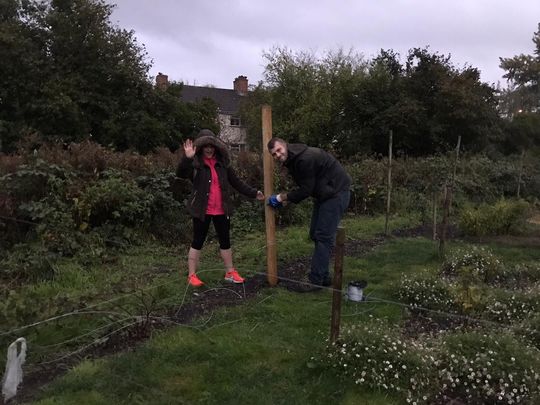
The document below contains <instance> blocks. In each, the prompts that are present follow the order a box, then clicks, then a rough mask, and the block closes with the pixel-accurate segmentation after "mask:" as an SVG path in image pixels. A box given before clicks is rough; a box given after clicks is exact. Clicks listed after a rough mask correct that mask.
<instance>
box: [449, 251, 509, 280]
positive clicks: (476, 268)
mask: <svg viewBox="0 0 540 405" xmlns="http://www.w3.org/2000/svg"><path fill="white" fill-rule="evenodd" d="M441 274H442V275H444V276H446V277H451V278H457V277H458V276H460V277H467V278H468V279H469V281H470V283H479V282H483V283H494V282H497V281H500V280H501V279H502V278H503V277H504V276H503V274H504V268H503V266H502V264H501V262H500V260H499V259H498V258H497V257H495V255H493V253H492V252H491V251H490V250H489V249H486V248H484V247H481V246H480V247H478V246H472V247H466V248H461V249H456V250H454V251H453V252H451V254H450V255H449V257H448V258H447V259H446V260H445V261H444V262H443V264H442V266H441Z"/></svg>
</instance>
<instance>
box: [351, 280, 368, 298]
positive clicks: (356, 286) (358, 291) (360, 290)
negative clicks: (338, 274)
mask: <svg viewBox="0 0 540 405" xmlns="http://www.w3.org/2000/svg"><path fill="white" fill-rule="evenodd" d="M366 286H367V282H366V281H364V280H359V281H351V282H350V283H349V286H348V288H347V298H348V299H349V301H353V302H360V301H363V300H364V299H365V297H364V288H366Z"/></svg>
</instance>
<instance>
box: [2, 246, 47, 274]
mask: <svg viewBox="0 0 540 405" xmlns="http://www.w3.org/2000/svg"><path fill="white" fill-rule="evenodd" d="M56 257H57V256H56V255H55V254H53V253H51V252H49V251H48V249H47V248H45V247H44V246H42V245H39V244H36V245H29V244H26V243H25V244H17V245H15V246H14V247H13V249H11V250H10V251H9V252H8V254H7V255H6V257H5V258H3V259H2V260H0V271H1V273H0V279H4V280H10V282H14V281H15V282H37V281H43V280H50V279H52V278H53V277H54V274H55V271H54V262H55V260H56Z"/></svg>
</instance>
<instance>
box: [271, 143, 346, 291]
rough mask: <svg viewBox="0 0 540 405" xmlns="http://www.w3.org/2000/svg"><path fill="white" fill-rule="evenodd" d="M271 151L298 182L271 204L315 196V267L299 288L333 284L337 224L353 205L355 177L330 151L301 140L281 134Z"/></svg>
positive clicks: (312, 235)
mask: <svg viewBox="0 0 540 405" xmlns="http://www.w3.org/2000/svg"><path fill="white" fill-rule="evenodd" d="M267 146H268V151H269V152H270V154H271V155H272V157H273V158H274V160H276V161H278V162H281V163H282V164H283V165H284V166H285V167H286V168H287V169H288V171H289V174H290V175H291V176H292V178H293V180H294V182H295V183H296V185H297V188H295V189H294V190H292V191H288V192H282V193H279V194H275V195H272V196H271V197H270V198H269V199H268V205H270V206H271V207H273V208H276V209H277V208H280V207H282V206H283V204H284V203H285V204H287V203H289V202H291V203H299V202H300V201H302V200H304V199H306V198H307V197H313V199H314V200H315V204H314V207H313V213H312V216H311V225H310V229H309V237H310V238H311V240H313V242H314V243H315V249H314V252H313V257H312V258H311V271H310V273H309V275H308V277H307V279H305V280H303V282H302V283H300V284H299V285H298V286H297V287H296V288H295V290H297V291H299V292H308V291H314V290H318V289H320V288H321V286H329V285H331V279H330V273H329V271H328V265H329V263H330V251H331V250H332V247H333V245H334V242H335V238H336V232H337V227H338V225H339V221H340V220H341V218H342V216H343V214H344V212H345V210H346V209H347V207H348V206H349V198H350V186H351V177H350V176H349V175H348V174H347V172H346V171H345V170H344V169H343V166H341V164H340V163H339V162H338V161H337V160H336V159H335V158H334V157H333V156H332V155H330V154H329V153H327V152H325V151H324V150H322V149H319V148H313V147H309V146H307V145H304V144H300V143H291V144H288V143H287V142H285V141H284V140H283V139H281V138H272V139H271V140H270V141H269V142H268V145H267Z"/></svg>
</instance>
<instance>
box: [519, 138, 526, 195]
mask: <svg viewBox="0 0 540 405" xmlns="http://www.w3.org/2000/svg"><path fill="white" fill-rule="evenodd" d="M524 160H525V149H523V150H522V151H521V161H520V163H519V176H518V186H517V198H519V195H520V192H521V176H523V161H524Z"/></svg>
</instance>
